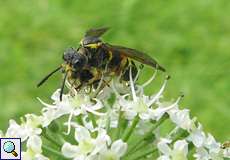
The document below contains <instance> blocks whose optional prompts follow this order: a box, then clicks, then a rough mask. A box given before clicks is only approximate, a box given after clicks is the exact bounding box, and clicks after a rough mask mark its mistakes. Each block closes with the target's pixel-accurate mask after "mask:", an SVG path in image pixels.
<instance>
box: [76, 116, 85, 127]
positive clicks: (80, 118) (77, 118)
mask: <svg viewBox="0 0 230 160" xmlns="http://www.w3.org/2000/svg"><path fill="white" fill-rule="evenodd" d="M76 120H77V122H78V124H80V125H82V126H84V123H83V120H82V115H81V114H80V115H78V116H77V117H76Z"/></svg>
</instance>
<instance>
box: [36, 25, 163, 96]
mask: <svg viewBox="0 0 230 160" xmlns="http://www.w3.org/2000/svg"><path fill="white" fill-rule="evenodd" d="M108 29H109V28H107V27H104V28H96V29H90V30H88V31H87V32H86V33H85V35H84V37H83V39H82V40H81V41H80V45H79V47H78V48H77V49H75V48H69V49H67V50H66V51H65V52H64V54H63V60H64V63H63V64H62V65H61V66H59V67H58V68H56V69H55V70H54V71H52V72H51V73H49V74H48V75H47V76H45V77H44V78H43V79H42V80H41V81H40V82H39V83H38V85H37V87H39V86H41V85H42V84H43V83H44V82H45V81H46V80H48V78H49V77H51V76H52V75H53V74H54V73H56V72H57V71H59V70H61V71H62V72H63V73H64V78H63V81H62V85H61V91H60V100H62V94H63V90H64V86H65V82H66V80H68V82H70V84H71V85H72V86H74V88H75V89H76V90H79V89H81V88H82V87H84V86H90V87H92V86H93V87H94V86H98V85H99V82H102V81H103V83H104V84H108V81H109V80H107V81H106V80H105V79H106V78H107V79H110V80H111V78H112V77H113V76H120V79H121V80H122V81H129V70H130V68H132V76H134V77H135V76H136V74H137V67H136V65H135V62H134V61H138V62H140V63H142V64H146V65H149V66H151V67H153V68H156V69H159V70H161V71H163V72H165V69H164V68H163V67H162V66H160V65H159V64H158V63H157V61H156V60H155V59H153V58H152V57H150V56H149V55H148V54H146V53H144V52H141V51H138V50H136V49H132V48H128V47H123V46H118V45H111V44H109V43H106V42H103V41H102V39H101V36H102V35H103V34H104V33H105V32H106V31H107V30H108Z"/></svg>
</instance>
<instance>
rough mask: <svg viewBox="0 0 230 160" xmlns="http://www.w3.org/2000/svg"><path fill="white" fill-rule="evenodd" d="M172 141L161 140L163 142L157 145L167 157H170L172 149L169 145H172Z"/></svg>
mask: <svg viewBox="0 0 230 160" xmlns="http://www.w3.org/2000/svg"><path fill="white" fill-rule="evenodd" d="M170 142H171V140H169V139H161V141H160V142H159V143H158V144H157V148H158V149H159V150H160V151H161V152H162V153H163V154H165V155H167V156H168V155H170V153H171V151H172V150H171V148H170V147H169V146H168V143H170Z"/></svg>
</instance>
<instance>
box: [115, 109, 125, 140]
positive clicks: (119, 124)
mask: <svg viewBox="0 0 230 160" xmlns="http://www.w3.org/2000/svg"><path fill="white" fill-rule="evenodd" d="M122 115H123V112H122V111H121V109H120V110H119V117H118V124H117V132H116V139H118V138H119V137H120V132H121V121H122Z"/></svg>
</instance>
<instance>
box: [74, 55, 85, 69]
mask: <svg viewBox="0 0 230 160" xmlns="http://www.w3.org/2000/svg"><path fill="white" fill-rule="evenodd" d="M85 64H86V58H85V57H84V56H82V55H80V54H75V55H74V57H73V59H72V65H73V67H74V68H75V69H77V68H81V67H83V66H84V65H85Z"/></svg>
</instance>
